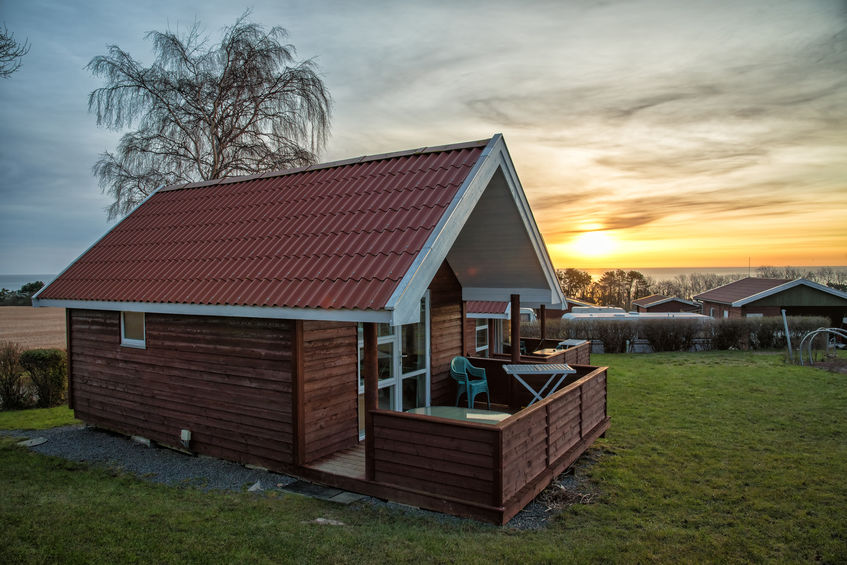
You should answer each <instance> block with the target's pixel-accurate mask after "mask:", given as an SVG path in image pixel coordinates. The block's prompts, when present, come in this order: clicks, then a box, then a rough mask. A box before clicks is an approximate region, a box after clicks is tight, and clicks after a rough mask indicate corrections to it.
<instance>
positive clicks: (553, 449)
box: [502, 367, 607, 505]
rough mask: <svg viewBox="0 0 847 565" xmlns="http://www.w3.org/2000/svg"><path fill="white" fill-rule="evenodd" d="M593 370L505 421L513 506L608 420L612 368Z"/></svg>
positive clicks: (506, 496)
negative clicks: (608, 372) (609, 370)
mask: <svg viewBox="0 0 847 565" xmlns="http://www.w3.org/2000/svg"><path fill="white" fill-rule="evenodd" d="M593 369H594V370H593V371H591V372H590V373H588V374H586V375H584V376H582V377H581V378H580V379H579V380H577V381H576V382H573V383H571V384H570V385H568V386H567V387H566V388H564V389H562V390H560V391H559V392H557V393H555V394H553V395H552V396H549V397H548V398H546V399H544V400H543V401H541V402H539V403H537V404H535V405H533V406H532V407H530V408H527V409H525V410H524V411H522V412H520V413H519V414H520V417H519V418H510V419H509V420H506V421H505V422H504V423H503V426H502V427H503V500H504V501H507V503H506V504H507V505H508V501H509V500H510V499H514V498H515V497H517V496H518V495H519V493H520V492H521V491H523V490H525V489H526V488H527V486H528V485H532V484H533V482H535V481H536V480H539V479H545V478H546V475H547V473H545V471H548V470H550V469H553V468H554V467H555V466H556V464H557V462H558V461H559V460H560V459H561V458H562V457H564V456H565V455H567V454H568V452H570V451H571V450H572V449H573V448H574V447H576V446H578V445H579V444H580V443H581V442H582V441H583V439H585V438H586V437H587V436H589V435H590V434H591V433H593V432H596V428H597V427H598V426H600V425H601V424H603V423H607V416H606V368H605V367H601V368H593ZM580 372H582V371H580ZM585 447H587V445H586V446H585ZM577 456H578V454H577ZM553 472H558V470H555V469H554V471H553ZM540 488H543V486H541V485H539V490H540Z"/></svg>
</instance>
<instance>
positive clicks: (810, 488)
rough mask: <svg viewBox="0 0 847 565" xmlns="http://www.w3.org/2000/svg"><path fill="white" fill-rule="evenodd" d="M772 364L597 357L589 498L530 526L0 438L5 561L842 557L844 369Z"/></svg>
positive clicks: (586, 469)
mask: <svg viewBox="0 0 847 565" xmlns="http://www.w3.org/2000/svg"><path fill="white" fill-rule="evenodd" d="M781 359H782V356H781V355H780V354H751V353H743V352H723V353H721V352H716V353H699V354H656V355H603V356H594V357H593V359H592V362H593V363H594V364H603V365H609V366H610V367H611V369H610V373H609V413H610V415H611V416H612V428H611V429H610V430H609V432H608V434H607V436H606V438H605V439H602V440H600V441H599V442H597V443H596V444H595V448H593V449H592V450H591V451H589V453H588V457H585V458H584V460H587V461H591V463H590V464H588V463H586V462H585V461H583V462H582V463H581V464H580V465H579V466H578V469H577V473H578V474H581V475H583V476H584V477H585V478H586V479H587V480H588V481H589V482H590V484H591V485H592V486H593V488H594V489H595V490H596V491H597V494H596V495H595V496H594V500H595V501H596V502H594V503H592V504H587V505H575V506H571V507H569V508H568V509H567V510H565V511H564V512H563V513H562V514H560V515H559V516H558V517H557V518H556V519H554V520H553V522H552V524H551V525H550V526H549V527H548V528H547V529H545V530H542V531H537V532H518V531H514V530H510V529H508V528H497V527H493V526H488V525H484V524H479V523H476V522H471V521H453V520H447V521H445V520H441V519H438V518H435V517H432V516H416V515H409V514H406V513H404V512H402V511H399V510H391V509H385V508H377V507H372V506H368V505H360V506H351V507H346V506H337V505H332V504H330V503H324V502H320V501H316V500H312V499H307V498H301V497H296V496H293V495H292V496H279V497H274V496H255V495H249V494H222V493H203V492H200V491H198V490H194V489H190V488H184V489H179V488H174V487H167V486H162V485H155V484H151V483H146V482H143V481H141V480H138V479H136V478H133V477H128V476H124V475H121V474H119V473H117V472H112V471H108V470H103V469H92V468H88V467H86V466H83V465H78V464H74V463H68V462H65V461H62V460H58V459H54V458H49V457H44V456H40V455H37V454H34V453H32V452H29V451H27V450H25V449H23V448H19V447H16V446H14V445H13V444H12V440H9V439H2V438H0V484H3V485H4V496H3V497H0V523H2V524H4V530H3V532H4V533H3V536H4V537H3V543H0V562H4V563H12V562H22V563H47V562H50V563H53V562H62V563H114V562H121V563H123V562H158V563H177V562H178V563H209V562H250V563H279V562H282V563H288V562H290V563H372V562H386V563H408V562H415V563H421V562H426V563H491V562H492V561H494V562H502V563H559V562H580V563H582V562H603V563H605V562H617V563H636V562H647V561H651V562H653V561H655V562H665V563H680V562H682V563H686V562H697V563H700V562H721V563H723V562H729V563H733V562H735V563H739V562H743V563H747V562H757V561H767V562H776V563H780V562H781V563H796V562H800V561H822V562H829V563H837V562H845V561H847V485H846V484H845V481H844V477H845V476H847V430H845V429H844V422H845V421H844V413H845V408H847V386H845V384H847V383H845V376H844V375H838V374H834V373H828V372H825V371H821V370H818V369H812V368H808V367H805V368H804V367H796V366H787V365H784V364H783V363H782V361H781ZM16 414H18V415H21V414H22V413H16ZM13 415H14V414H13ZM4 425H9V424H4ZM20 427H24V426H20ZM318 517H325V518H331V519H335V520H340V521H341V522H343V523H344V524H345V525H344V526H325V525H318V524H315V523H313V521H314V520H315V519H316V518H318Z"/></svg>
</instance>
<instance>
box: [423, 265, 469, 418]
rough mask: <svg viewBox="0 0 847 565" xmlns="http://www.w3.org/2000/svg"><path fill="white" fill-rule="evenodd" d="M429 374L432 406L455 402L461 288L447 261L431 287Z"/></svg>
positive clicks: (461, 350)
mask: <svg viewBox="0 0 847 565" xmlns="http://www.w3.org/2000/svg"><path fill="white" fill-rule="evenodd" d="M429 291H430V294H429V300H430V302H429V305H430V306H429V307H430V349H431V357H430V373H431V381H430V382H431V383H432V386H431V391H432V397H431V398H432V405H433V406H438V405H452V404H454V403H455V402H456V384H455V382H453V379H452V378H450V361H451V360H452V359H453V357H455V356H457V355H463V349H462V331H463V327H464V326H463V322H464V321H465V320H464V319H463V317H462V287H461V286H460V285H459V281H458V280H457V279H456V276H455V275H454V274H453V271H452V269H450V266H449V265H448V264H447V262H446V261H445V262H444V263H442V265H441V268H440V269H439V270H438V273H436V275H435V277H434V278H433V279H432V283H430V286H429Z"/></svg>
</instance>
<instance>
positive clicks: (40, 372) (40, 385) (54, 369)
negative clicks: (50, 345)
mask: <svg viewBox="0 0 847 565" xmlns="http://www.w3.org/2000/svg"><path fill="white" fill-rule="evenodd" d="M21 366H22V367H23V368H24V369H25V370H26V371H27V372H28V373H29V378H30V379H31V380H32V384H33V385H34V386H35V390H36V393H37V395H38V407H39V408H50V407H52V406H58V405H60V404H61V403H62V402H64V400H65V392H66V391H67V387H68V366H67V359H66V356H65V352H64V351H62V350H61V349H30V350H29V351H25V352H24V353H23V354H22V355H21Z"/></svg>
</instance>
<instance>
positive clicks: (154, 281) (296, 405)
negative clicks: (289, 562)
mask: <svg viewBox="0 0 847 565" xmlns="http://www.w3.org/2000/svg"><path fill="white" fill-rule="evenodd" d="M471 301H500V302H503V301H508V302H510V304H512V305H514V307H513V308H512V312H518V311H519V310H520V307H521V306H524V307H540V306H542V305H543V306H549V307H561V304H562V301H563V297H562V295H561V292H560V290H559V286H558V282H557V279H556V275H555V272H554V270H553V267H552V264H551V263H550V259H549V256H548V254H547V250H546V248H545V245H544V241H543V240H542V238H541V234H540V232H539V230H538V228H537V226H536V225H535V222H534V220H533V217H532V213H531V211H530V208H529V205H528V203H527V200H526V197H525V195H524V192H523V189H522V187H521V185H520V182H519V180H518V177H517V175H516V173H515V170H514V166H513V164H512V161H511V158H510V157H509V153H508V150H507V149H506V144H505V142H504V140H503V138H502V136H500V135H496V136H494V137H493V138H491V139H487V140H483V141H479V142H471V143H463V144H457V145H450V146H443V147H430V148H422V149H416V150H411V151H403V152H399V153H392V154H386V155H376V156H367V157H360V158H356V159H351V160H346V161H340V162H334V163H327V164H321V165H315V166H311V167H306V168H302V169H295V170H289V171H282V172H276V173H267V174H263V175H256V176H251V177H237V178H227V179H221V180H215V181H209V182H200V183H191V184H184V185H176V186H168V187H164V188H162V189H160V190H158V191H156V192H155V193H154V194H153V195H152V196H150V197H149V198H148V199H147V200H145V201H144V202H143V203H142V204H140V205H139V206H138V207H137V208H136V209H135V210H134V211H133V212H131V213H130V214H129V215H128V216H127V217H126V218H124V219H123V220H122V221H121V222H119V223H118V224H117V225H115V226H114V227H113V228H112V229H111V230H109V231H108V232H107V233H106V234H105V235H104V236H103V237H102V238H101V239H100V240H98V241H97V242H96V243H94V244H93V245H92V246H91V247H90V248H89V249H88V250H87V251H85V252H84V253H83V254H82V255H81V256H80V257H79V258H78V259H77V260H76V261H74V262H73V263H72V264H71V265H70V266H69V267H68V268H66V269H65V270H64V271H63V272H62V273H61V274H60V275H59V276H58V277H57V278H56V279H55V280H54V281H53V282H52V283H50V284H49V285H48V286H47V287H45V288H44V289H42V291H41V292H39V293H38V295H37V296H36V297H35V298H34V300H33V303H34V305H35V306H56V307H64V308H66V309H67V332H68V336H67V345H68V358H69V373H70V384H69V389H70V390H69V403H70V406H71V408H73V410H74V411H75V413H76V416H77V418H79V419H81V420H83V421H85V422H86V423H88V424H92V425H95V426H98V427H102V428H107V429H110V430H115V431H118V432H122V433H125V434H131V435H137V436H142V437H145V438H148V439H150V440H153V441H155V442H158V443H160V444H163V445H168V446H176V447H181V448H183V449H188V450H190V451H192V452H194V453H199V454H206V455H212V456H215V457H220V458H224V459H228V460H233V461H238V462H242V463H251V464H255V465H260V466H264V467H266V468H268V469H272V470H276V471H281V472H285V473H290V474H293V475H296V476H300V477H304V478H306V479H310V480H314V481H319V482H322V483H325V484H327V485H331V486H336V487H339V488H343V489H347V490H353V491H356V492H361V493H364V494H369V495H373V496H377V497H381V498H386V499H391V500H395V501H398V502H403V503H407V504H413V505H417V506H421V507H425V508H430V509H434V510H440V511H444V512H449V513H453V514H457V515H462V516H470V517H475V518H478V519H482V520H488V521H492V522H495V523H505V522H506V521H507V520H508V519H509V518H511V517H512V516H513V515H514V514H515V513H517V512H518V511H519V510H520V509H521V508H522V507H523V506H524V505H525V504H526V503H527V502H529V501H530V500H531V499H532V498H533V497H534V496H535V495H536V494H537V493H538V492H540V490H541V489H543V488H544V487H545V486H546V485H547V484H549V482H550V481H551V480H552V479H553V478H554V477H555V475H556V474H557V473H559V472H561V471H562V470H564V469H565V468H566V467H567V466H568V465H570V464H571V463H572V462H573V461H574V460H575V459H576V458H577V457H578V456H579V455H580V454H581V453H582V452H583V451H584V450H585V449H586V448H587V447H588V446H589V445H590V444H591V442H592V441H594V439H595V438H597V437H598V436H599V435H601V434H602V433H604V432H605V430H606V429H607V428H608V425H609V419H608V417H607V414H606V369H605V368H603V367H591V366H587V365H575V366H574V368H575V369H576V373H574V374H573V375H570V376H569V377H568V380H567V381H565V382H564V383H563V385H562V387H561V388H560V389H559V390H558V391H557V392H556V393H554V394H551V395H549V396H548V397H546V398H544V399H543V401H541V402H535V403H534V404H532V405H531V406H529V407H526V408H525V406H527V405H528V404H529V403H530V402H531V400H530V399H529V397H528V396H527V395H528V393H527V392H526V391H524V390H520V388H519V387H515V386H514V383H512V382H511V379H510V378H509V377H508V376H507V375H506V373H505V372H504V370H503V365H504V363H507V362H509V361H512V362H514V363H530V362H531V363H536V362H537V360H535V359H522V358H521V356H520V355H519V354H518V353H514V354H512V355H511V357H510V358H509V359H505V360H504V359H500V360H485V359H480V360H476V359H472V362H482V361H485V363H487V365H486V370H487V371H488V377H489V382H490V385H491V390H490V394H491V399H490V400H491V402H492V403H493V404H494V405H495V406H497V407H500V409H501V410H503V411H506V412H502V414H505V417H504V418H502V419H500V420H498V421H492V422H485V421H484V420H483V422H482V423H480V422H474V421H469V420H468V419H455V418H449V417H440V416H433V415H426V414H418V413H414V412H410V410H415V411H422V410H423V411H425V410H427V409H429V408H431V407H439V406H444V407H453V406H454V405H455V404H456V402H457V401H456V393H457V388H456V382H455V381H454V380H453V379H452V378H451V377H450V374H449V366H450V361H451V360H452V359H453V357H455V356H458V355H464V354H466V353H468V352H470V353H475V351H476V347H477V346H476V344H475V343H472V342H471V340H473V339H475V336H474V330H475V326H471V325H470V324H471V322H469V321H468V318H467V317H466V308H467V304H468V303H469V302H471ZM511 332H512V334H511V339H512V342H513V343H517V340H518V339H519V338H520V335H519V332H520V324H519V323H512V324H511ZM574 355H575V354H574ZM572 358H573V359H576V360H578V359H580V357H579V356H578V355H576V356H573V357H572ZM585 359H587V357H586V358H585ZM484 398H485V397H484V396H482V397H481V398H480V397H477V403H476V407H477V408H485V407H486V405H485V403H484ZM480 400H483V402H480ZM492 412H493V410H492Z"/></svg>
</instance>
